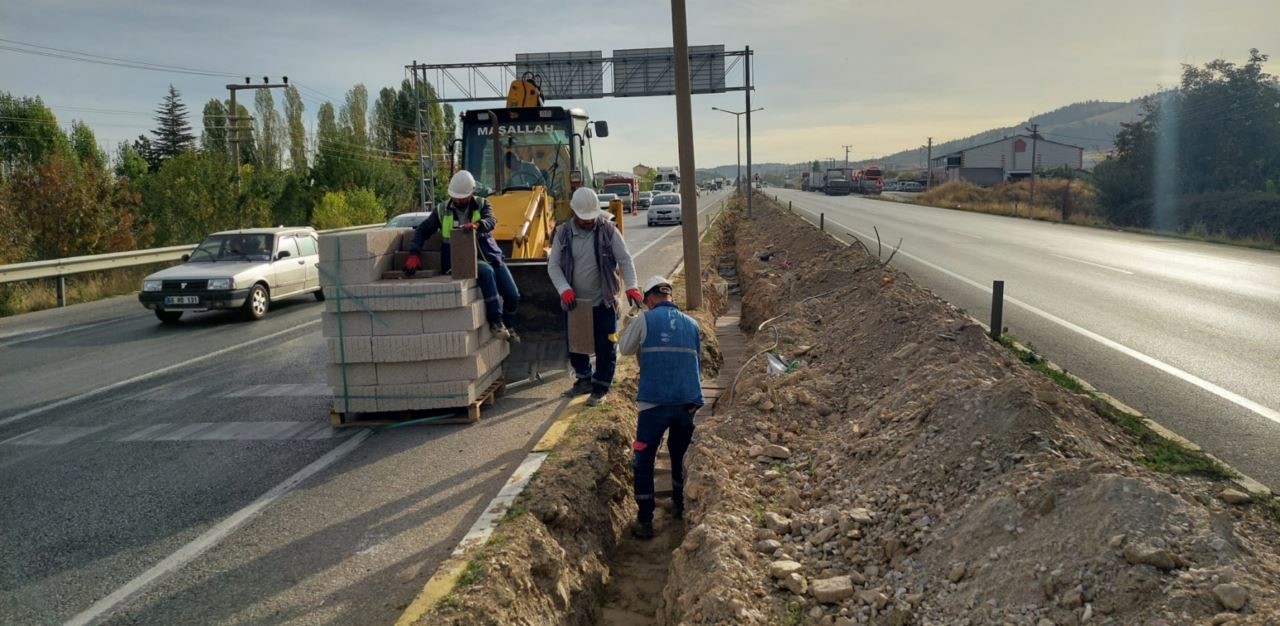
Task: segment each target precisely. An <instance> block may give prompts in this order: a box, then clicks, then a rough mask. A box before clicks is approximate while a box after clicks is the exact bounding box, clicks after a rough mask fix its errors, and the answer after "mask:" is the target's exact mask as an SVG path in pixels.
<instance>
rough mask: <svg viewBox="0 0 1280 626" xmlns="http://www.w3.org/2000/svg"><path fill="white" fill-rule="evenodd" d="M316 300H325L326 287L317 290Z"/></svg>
mask: <svg viewBox="0 0 1280 626" xmlns="http://www.w3.org/2000/svg"><path fill="white" fill-rule="evenodd" d="M315 296H316V302H324V287H321V288H320V289H317V290H316V293H315Z"/></svg>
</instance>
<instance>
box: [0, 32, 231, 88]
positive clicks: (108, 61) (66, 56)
mask: <svg viewBox="0 0 1280 626" xmlns="http://www.w3.org/2000/svg"><path fill="white" fill-rule="evenodd" d="M0 41H9V40H7V39H0ZM19 43H21V42H19ZM22 45H26V46H33V44H25V43H24V44H22ZM33 47H35V46H33ZM39 47H43V46H39ZM0 50H8V51H9V52H17V53H20V54H31V55H35V56H42V57H49V58H54V59H63V60H67V61H80V62H82V63H95V64H98V65H109V66H113V67H124V68H130V69H136V70H150V71H153V72H167V73H171V74H191V75H194V76H216V77H224V78H226V77H229V78H238V77H239V76H241V75H239V74H231V73H228V72H215V71H209V70H196V69H190V68H184V67H180V66H176V65H161V64H158V63H147V62H146V61H126V60H119V59H115V58H113V57H104V56H99V55H93V54H88V53H83V52H74V51H66V52H63V51H58V52H47V51H44V50H32V49H27V48H18V47H14V46H5V45H0ZM51 50H58V49H56V48H55V49H51Z"/></svg>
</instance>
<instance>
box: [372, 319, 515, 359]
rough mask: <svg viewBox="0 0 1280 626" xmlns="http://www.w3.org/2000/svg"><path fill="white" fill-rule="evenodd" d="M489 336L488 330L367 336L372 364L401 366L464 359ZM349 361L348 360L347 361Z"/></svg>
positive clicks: (486, 328) (487, 328)
mask: <svg viewBox="0 0 1280 626" xmlns="http://www.w3.org/2000/svg"><path fill="white" fill-rule="evenodd" d="M489 337H490V334H489V327H488V326H484V327H481V328H480V329H478V330H473V331H467V332H453V333H425V334H422V335H399V336H388V337H371V338H370V339H371V340H372V341H371V347H372V352H373V361H374V362H375V363H401V362H405V361H428V360H432V359H453V358H462V357H465V356H467V355H469V354H471V353H473V352H475V351H476V350H478V349H479V348H480V346H481V345H483V344H484V342H485V341H487V340H488V339H489ZM348 360H349V359H348Z"/></svg>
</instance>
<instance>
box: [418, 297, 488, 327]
mask: <svg viewBox="0 0 1280 626" xmlns="http://www.w3.org/2000/svg"><path fill="white" fill-rule="evenodd" d="M484 323H485V317H484V300H476V301H474V302H472V303H471V304H468V305H466V306H462V307H458V308H456V309H440V310H436V311H423V312H422V330H423V331H424V332H428V333H449V332H455V331H460V330H475V329H477V328H480V327H481V326H483V325H484Z"/></svg>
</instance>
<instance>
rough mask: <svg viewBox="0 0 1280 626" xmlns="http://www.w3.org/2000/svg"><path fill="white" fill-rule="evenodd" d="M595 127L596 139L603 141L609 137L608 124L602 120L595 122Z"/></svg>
mask: <svg viewBox="0 0 1280 626" xmlns="http://www.w3.org/2000/svg"><path fill="white" fill-rule="evenodd" d="M595 126H596V136H597V137H599V138H601V139H604V138H605V137H608V136H609V122H606V121H604V120H597V121H596V123H595Z"/></svg>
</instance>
